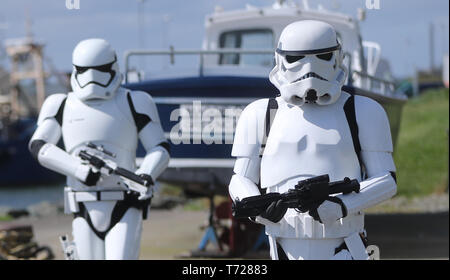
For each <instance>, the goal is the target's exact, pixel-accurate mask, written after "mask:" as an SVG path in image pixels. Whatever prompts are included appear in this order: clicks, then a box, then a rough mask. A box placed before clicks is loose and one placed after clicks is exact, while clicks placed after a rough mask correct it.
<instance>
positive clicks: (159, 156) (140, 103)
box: [131, 91, 170, 180]
mask: <svg viewBox="0 0 450 280" xmlns="http://www.w3.org/2000/svg"><path fill="white" fill-rule="evenodd" d="M131 96H132V99H133V104H134V109H135V110H136V112H137V113H138V114H143V115H146V116H148V117H149V118H150V121H149V122H148V123H147V124H146V125H145V126H144V127H143V128H141V130H140V131H139V139H140V140H141V142H142V145H143V146H144V148H145V150H146V151H147V154H146V156H145V157H144V160H143V162H142V163H141V166H140V167H139V169H138V170H137V171H136V174H147V175H150V176H151V177H152V179H153V180H156V178H158V176H159V175H160V174H161V173H162V172H163V171H164V170H165V169H166V168H167V166H168V164H169V159H170V156H169V144H168V142H167V139H166V138H165V137H164V131H163V129H162V127H161V123H160V120H159V115H158V110H157V108H156V105H155V102H154V101H153V99H152V98H151V96H150V95H149V94H147V93H145V92H140V91H133V92H132V95H131Z"/></svg>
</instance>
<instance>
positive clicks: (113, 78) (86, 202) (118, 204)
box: [29, 39, 169, 259]
mask: <svg viewBox="0 0 450 280" xmlns="http://www.w3.org/2000/svg"><path fill="white" fill-rule="evenodd" d="M72 59H73V72H72V75H71V85H72V89H73V92H69V93H68V94H52V95H50V96H49V97H48V98H47V99H46V101H45V102H44V104H43V106H42V108H41V111H40V114H39V118H38V123H37V124H38V127H37V129H36V131H35V133H34V135H33V137H32V139H31V140H30V144H29V149H30V151H31V153H32V154H33V155H34V157H35V158H36V159H37V160H38V161H39V163H40V164H41V165H43V166H44V167H46V168H49V169H51V170H53V171H56V172H58V173H61V174H63V175H66V176H67V187H66V188H65V211H66V213H73V214H74V217H75V218H74V220H73V223H72V229H73V231H72V234H73V237H74V242H75V245H76V252H75V253H76V254H77V255H78V258H80V259H137V258H138V256H139V247H140V238H141V230H142V220H143V219H145V218H146V216H147V212H148V210H149V205H150V200H151V197H152V191H153V187H149V188H148V190H149V191H148V192H147V193H146V194H143V195H140V196H139V197H138V196H137V195H135V193H133V192H129V191H127V190H128V188H127V186H126V185H125V183H124V182H123V180H122V179H121V178H120V177H119V176H117V175H114V174H112V175H102V174H101V173H99V172H98V170H95V169H94V168H91V167H90V165H88V164H87V163H86V162H84V161H82V160H81V159H80V158H79V157H78V153H79V151H81V150H88V151H90V152H91V153H93V154H96V155H97V156H98V157H101V158H103V159H104V160H105V161H107V162H114V163H116V164H117V166H119V167H122V168H125V169H128V170H131V171H134V170H136V166H135V161H136V149H137V144H138V140H140V141H141V143H142V144H143V146H144V148H145V150H146V152H147V154H146V156H145V158H144V160H143V162H142V164H141V166H140V167H139V169H137V170H136V171H135V173H136V174H137V175H139V176H140V177H142V178H144V179H145V180H147V181H148V182H152V184H153V183H154V182H155V180H156V179H157V178H158V176H159V175H160V174H161V173H162V172H163V171H164V169H165V168H166V167H167V165H168V162H169V150H168V147H169V146H168V142H167V140H166V139H165V137H164V133H163V130H162V128H161V125H160V121H159V116H158V112H157V109H156V106H155V103H154V102H153V100H152V98H151V96H150V95H148V94H147V93H145V92H139V91H129V90H127V89H125V88H121V87H120V83H121V81H122V74H121V73H120V72H119V67H118V63H117V57H116V53H115V51H114V50H113V49H112V48H111V46H110V45H109V43H108V42H106V41H105V40H102V39H88V40H84V41H81V42H80V43H79V44H78V45H77V46H76V47H75V49H74V51H73V57H72ZM61 136H62V138H63V141H64V146H65V150H63V149H61V148H59V147H58V146H57V143H58V141H59V139H60V138H61ZM88 143H93V144H95V145H97V146H100V147H103V148H104V150H107V151H110V153H101V152H100V151H98V150H96V149H92V148H89V147H88ZM153 185H154V184H153Z"/></svg>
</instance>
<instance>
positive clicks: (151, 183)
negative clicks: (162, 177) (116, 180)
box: [139, 174, 155, 186]
mask: <svg viewBox="0 0 450 280" xmlns="http://www.w3.org/2000/svg"><path fill="white" fill-rule="evenodd" d="M139 177H141V178H142V179H144V180H145V181H147V183H148V184H149V186H151V185H154V184H155V182H153V178H152V176H150V175H147V174H139Z"/></svg>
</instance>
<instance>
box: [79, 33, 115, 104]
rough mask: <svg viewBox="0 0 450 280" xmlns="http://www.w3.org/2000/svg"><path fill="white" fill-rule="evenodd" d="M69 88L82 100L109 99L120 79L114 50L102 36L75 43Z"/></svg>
mask: <svg viewBox="0 0 450 280" xmlns="http://www.w3.org/2000/svg"><path fill="white" fill-rule="evenodd" d="M72 64H73V71H72V76H71V78H70V83H71V85H72V90H73V91H74V93H75V95H76V96H77V97H78V98H79V99H81V100H92V99H109V98H111V97H113V96H114V95H115V93H116V90H117V88H118V87H119V85H120V83H121V82H122V74H121V73H120V72H119V65H118V64H117V56H116V52H115V51H114V50H113V49H112V48H111V46H110V44H109V43H108V42H107V41H105V40H103V39H87V40H84V41H81V42H79V43H78V45H77V46H76V47H75V49H74V51H73V54H72Z"/></svg>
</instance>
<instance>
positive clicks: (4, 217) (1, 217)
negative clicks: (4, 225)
mask: <svg viewBox="0 0 450 280" xmlns="http://www.w3.org/2000/svg"><path fill="white" fill-rule="evenodd" d="M12 220H14V218H13V217H11V216H10V215H0V222H8V221H12Z"/></svg>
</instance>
